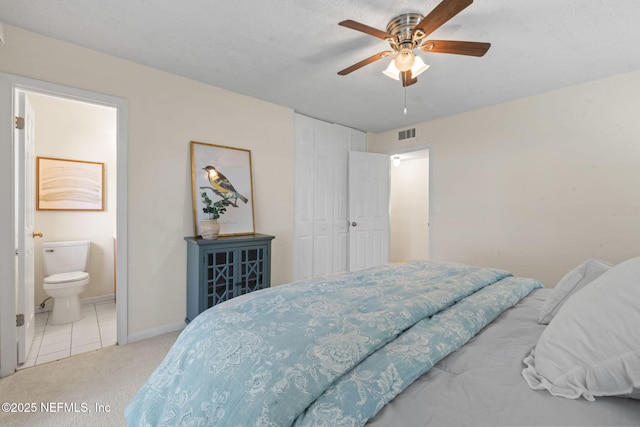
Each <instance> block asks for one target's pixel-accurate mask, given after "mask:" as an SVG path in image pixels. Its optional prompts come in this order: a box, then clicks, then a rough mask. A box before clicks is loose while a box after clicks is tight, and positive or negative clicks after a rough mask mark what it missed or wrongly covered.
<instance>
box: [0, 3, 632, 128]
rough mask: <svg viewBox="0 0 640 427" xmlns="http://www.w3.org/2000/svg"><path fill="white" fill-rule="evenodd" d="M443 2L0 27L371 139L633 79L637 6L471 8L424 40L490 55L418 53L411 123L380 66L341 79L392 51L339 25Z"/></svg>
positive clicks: (49, 6) (43, 18)
mask: <svg viewBox="0 0 640 427" xmlns="http://www.w3.org/2000/svg"><path fill="white" fill-rule="evenodd" d="M438 3H439V0H420V1H418V0H386V1H383V0H352V1H345V0H323V1H320V0H316V1H302V0H271V1H249V0H234V1H224V2H223V1H219V0H185V1H175V0H109V1H104V0H56V1H43V0H21V1H16V0H0V22H4V23H5V24H9V25H13V26H17V27H21V28H24V29H27V30H30V31H33V32H36V33H40V34H43V35H46V36H50V37H53V38H56V39H60V40H64V41H67V42H70V43H74V44H77V45H80V46H84V47H87V48H90V49H94V50H97V51H101V52H104V53H108V54H110V55H114V56H118V57H121V58H125V59H128V60H131V61H135V62H137V63H140V64H145V65H148V66H151V67H155V68H158V69H161V70H165V71H168V72H171V73H174V74H178V75H181V76H185V77H188V78H192V79H195V80H199V81H202V82H205V83H210V84H212V85H215V86H218V87H222V88H225V89H228V90H231V91H234V92H238V93H242V94H246V95H249V96H252V97H255V98H259V99H263V100H266V101H270V102H273V103H276V104H279V105H283V106H286V107H290V108H293V109H294V110H295V111H297V112H300V113H302V114H306V115H309V116H312V117H316V118H319V119H322V120H326V121H330V122H335V123H340V124H344V125H347V126H351V127H354V128H357V129H361V130H364V131H371V132H381V131H385V130H389V129H394V128H400V127H404V126H408V125H412V124H416V123H420V122H423V121H427V120H432V119H435V118H440V117H444V116H448V115H452V114H456V113H460V112H464V111H469V110H473V109H476V108H481V107H484V106H489V105H494V104H497V103H501V102H505V101H508V100H512V99H516V98H521V97H525V96H529V95H533V94H536V93H541V92H547V91H550V90H554V89H558V88H562V87H566V86H571V85H575V84H580V83H583V82H587V81H591V80H595V79H599V78H603V77H608V76H611V75H615V74H620V73H625V72H630V71H634V70H638V69H640V48H638V42H639V41H640V25H639V24H638V23H639V22H640V1H638V0H476V1H475V2H474V3H473V4H472V5H471V6H469V7H468V8H467V9H465V10H464V11H462V12H461V13H460V14H459V15H457V16H456V17H454V18H453V19H452V20H450V21H449V22H448V23H446V24H445V25H443V26H442V27H440V28H439V29H438V30H436V31H435V32H434V33H433V34H432V35H431V36H430V37H429V38H432V39H445V40H468V41H481V42H491V43H492V47H491V49H490V50H489V52H488V53H487V54H486V55H485V56H484V57H482V58H476V57H466V56H459V55H448V54H439V53H430V54H426V53H420V55H421V56H423V58H424V60H425V62H426V63H428V64H430V65H431V68H430V69H429V70H427V71H426V72H425V73H424V74H422V75H421V76H420V77H419V78H418V83H417V84H415V85H413V86H410V87H408V88H407V90H406V102H407V108H408V113H407V115H404V114H403V112H402V110H403V104H404V97H405V91H404V89H403V88H402V85H401V83H400V82H398V81H395V80H392V79H390V78H388V77H386V76H384V75H383V74H382V70H384V68H385V67H386V65H387V63H388V61H389V60H388V59H382V60H380V61H378V62H376V63H374V64H371V65H368V66H366V67H364V68H361V69H360V70H357V71H355V72H353V73H351V74H349V75H348V76H344V77H342V76H338V75H337V72H338V71H339V70H341V69H343V68H346V67H347V66H349V65H351V64H353V63H356V62H358V61H360V60H362V59H364V58H367V57H369V56H371V55H373V54H375V53H378V52H380V51H383V50H386V49H387V48H388V45H387V44H386V42H384V41H383V40H380V39H377V38H375V37H371V36H368V35H366V34H362V33H359V32H357V31H353V30H350V29H347V28H344V27H340V26H338V22H340V21H342V20H344V19H353V20H356V21H359V22H361V23H364V24H367V25H369V26H372V27H376V28H379V29H381V30H385V28H386V24H387V22H388V21H389V20H390V19H391V18H393V17H394V16H396V15H398V14H400V13H405V12H420V13H422V14H423V15H424V14H426V13H428V12H429V11H431V10H432V9H433V8H434V7H435V6H436V5H437V4H438ZM5 38H6V37H5ZM5 42H6V43H7V44H8V43H11V40H5ZM416 52H418V51H416Z"/></svg>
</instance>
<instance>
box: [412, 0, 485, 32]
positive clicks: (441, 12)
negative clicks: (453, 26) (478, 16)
mask: <svg viewBox="0 0 640 427" xmlns="http://www.w3.org/2000/svg"><path fill="white" fill-rule="evenodd" d="M471 3H473V0H443V1H442V3H440V4H439V5H438V6H436V8H435V9H433V10H432V11H431V13H429V14H428V15H427V16H425V17H424V18H423V19H422V21H420V22H418V25H416V26H415V27H414V29H413V31H414V32H415V30H420V31H422V32H423V33H424V34H425V36H428V35H429V34H431V33H433V32H434V31H435V30H437V29H438V28H440V26H441V25H442V24H444V23H445V22H447V21H448V20H449V19H451V18H453V17H454V16H456V15H457V14H458V13H460V12H461V11H462V10H464V9H465V8H467V7H468V6H469V5H471Z"/></svg>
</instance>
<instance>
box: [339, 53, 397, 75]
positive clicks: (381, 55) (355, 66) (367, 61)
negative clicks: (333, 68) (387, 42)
mask: <svg viewBox="0 0 640 427" xmlns="http://www.w3.org/2000/svg"><path fill="white" fill-rule="evenodd" d="M390 53H391V51H390V50H385V51H384V52H380V53H376V54H375V55H373V56H370V57H368V58H367V59H363V60H362V61H360V62H358V63H357V64H353V65H352V66H351V67H347V68H345V69H344V70H342V71H338V74H340V75H341V76H346V75H347V74H349V73H351V72H353V71H355V70H357V69H358V68H362V67H364V66H365V65H369V64H371V63H372V62H375V61H377V60H378V59H382V58H384V57H386V56H389V54H390Z"/></svg>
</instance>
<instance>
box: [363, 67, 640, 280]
mask: <svg viewBox="0 0 640 427" xmlns="http://www.w3.org/2000/svg"><path fill="white" fill-rule="evenodd" d="M639 111H640V73H638V72H636V73H630V74H625V75H620V76H616V77H612V78H608V79H604V80H600V81H595V82H591V83H588V84H583V85H579V86H575V87H570V88H567V89H562V90H558V91H554V92H550V93H546V94H542V95H538V96H532V97H529V98H525V99H520V100H517V101H513V102H509V103H505V104H501V105H496V106H493V107H489V108H484V109H481V110H476V111H471V112H468V113H464V114H460V115H456V116H452V117H447V118H444V119H441V120H435V121H431V122H426V123H421V124H419V125H418V126H416V131H417V138H416V141H415V144H416V145H424V144H431V145H432V149H431V151H430V154H431V156H432V157H431V159H432V162H431V166H432V181H431V185H432V187H431V190H432V193H431V203H432V206H431V208H432V209H431V214H432V217H431V225H432V227H431V238H432V247H431V257H432V259H437V260H448V261H455V262H464V263H471V264H478V265H485V266H494V267H500V268H506V269H509V270H510V271H512V272H513V273H514V274H516V275H522V276H529V277H535V278H537V279H539V280H541V281H542V282H543V283H544V284H545V285H546V286H554V285H555V284H556V283H557V281H558V280H559V279H560V278H561V277H562V276H563V275H564V274H565V273H566V272H567V270H568V269H570V268H572V267H574V266H576V265H578V264H579V263H580V262H582V261H584V260H585V259H587V258H590V257H596V258H601V259H604V260H606V261H609V262H612V263H618V262H620V261H623V260H625V259H627V258H630V257H633V256H638V255H640V190H639V188H640V120H639V117H640V116H639V115H638V112H639ZM396 139H397V130H396V131H391V132H386V133H382V134H370V135H369V136H368V144H369V150H370V151H374V152H387V151H390V150H396V149H399V148H401V147H402V146H403V143H402V142H397V141H396Z"/></svg>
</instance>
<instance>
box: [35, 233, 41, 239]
mask: <svg viewBox="0 0 640 427" xmlns="http://www.w3.org/2000/svg"><path fill="white" fill-rule="evenodd" d="M36 237H42V231H34V232H33V238H34V239H35V238H36Z"/></svg>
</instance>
